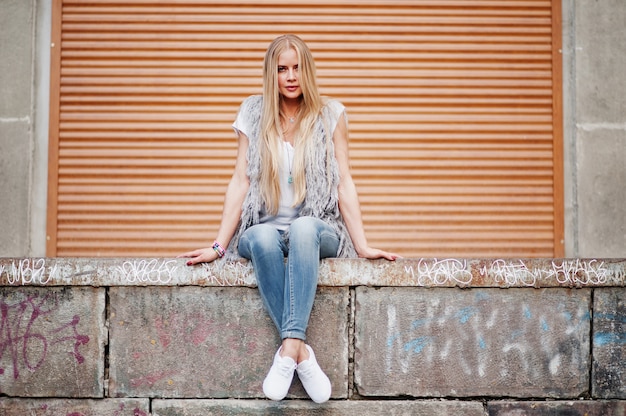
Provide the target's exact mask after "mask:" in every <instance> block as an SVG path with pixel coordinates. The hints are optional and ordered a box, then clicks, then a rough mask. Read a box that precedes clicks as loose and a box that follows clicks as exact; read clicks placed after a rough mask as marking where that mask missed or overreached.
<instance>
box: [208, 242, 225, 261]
mask: <svg viewBox="0 0 626 416" xmlns="http://www.w3.org/2000/svg"><path fill="white" fill-rule="evenodd" d="M211 248H212V249H213V250H215V252H216V253H217V257H219V258H222V257H224V254H226V250H225V249H224V247H222V245H221V244H220V243H219V242H218V241H217V240H215V241H214V242H213V246H212V247H211Z"/></svg>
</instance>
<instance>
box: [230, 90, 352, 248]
mask: <svg viewBox="0 0 626 416" xmlns="http://www.w3.org/2000/svg"><path fill="white" fill-rule="evenodd" d="M262 105H263V97H262V96H260V95H255V96H251V97H248V98H247V99H246V100H244V102H243V103H242V104H241V108H240V110H239V111H240V113H242V114H243V115H245V116H246V117H249V124H248V125H249V126H251V129H252V130H251V131H250V132H248V140H249V145H248V152H247V159H248V168H247V175H248V178H249V179H250V188H249V189H248V193H247V195H246V198H245V200H244V203H243V206H242V212H241V218H240V221H239V226H238V228H237V230H236V231H235V235H234V236H233V238H232V240H231V242H230V244H229V246H228V250H227V255H226V259H231V260H233V259H237V258H240V256H239V254H238V251H237V246H238V244H239V238H240V237H241V234H242V233H243V232H244V231H245V230H246V229H247V228H248V227H250V226H252V225H255V224H258V223H259V218H260V213H261V210H262V207H261V204H262V201H261V195H260V191H259V174H260V168H261V157H260V152H259V131H260V126H261V114H262ZM331 117H332V113H331V109H330V108H329V105H328V104H327V105H325V106H324V108H323V109H322V112H321V116H320V117H318V119H317V123H316V126H315V129H314V131H315V137H313V141H314V146H313V149H314V152H313V153H312V154H310V155H308V157H307V161H306V168H305V175H306V197H305V200H304V202H303V204H302V208H301V211H300V216H310V217H315V218H319V219H321V220H322V221H324V222H326V223H327V224H329V225H330V226H331V227H332V228H333V229H335V231H336V232H337V235H338V236H339V250H338V253H337V257H356V251H355V250H354V245H353V244H352V240H351V239H350V235H349V234H348V230H347V228H346V225H345V223H344V221H343V217H342V216H341V213H340V212H339V196H338V191H337V187H338V184H339V167H338V164H337V160H336V159H335V152H334V144H333V141H332V132H330V134H327V131H328V127H327V126H328V124H329V120H331ZM327 136H328V137H327ZM284 237H285V239H286V241H287V242H288V240H289V235H288V232H287V233H285V236H284Z"/></svg>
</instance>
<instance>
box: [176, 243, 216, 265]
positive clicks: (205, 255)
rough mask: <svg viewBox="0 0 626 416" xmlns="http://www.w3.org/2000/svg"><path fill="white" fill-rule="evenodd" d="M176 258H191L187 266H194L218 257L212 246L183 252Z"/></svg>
mask: <svg viewBox="0 0 626 416" xmlns="http://www.w3.org/2000/svg"><path fill="white" fill-rule="evenodd" d="M176 258H189V259H190V260H189V261H187V266H193V265H194V264H198V263H210V262H212V261H214V260H216V259H217V253H216V252H215V250H213V249H212V248H210V247H208V248H199V249H198V250H194V251H189V252H187V253H183V254H181V255H179V256H177V257H176Z"/></svg>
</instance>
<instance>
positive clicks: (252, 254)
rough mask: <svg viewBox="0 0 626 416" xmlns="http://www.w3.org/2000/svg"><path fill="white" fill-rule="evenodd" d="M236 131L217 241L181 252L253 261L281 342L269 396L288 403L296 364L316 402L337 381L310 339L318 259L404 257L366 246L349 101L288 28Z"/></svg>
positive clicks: (196, 257)
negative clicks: (334, 95)
mask: <svg viewBox="0 0 626 416" xmlns="http://www.w3.org/2000/svg"><path fill="white" fill-rule="evenodd" d="M233 128H234V129H235V132H236V134H237V137H238V141H239V147H238V153H237V161H236V165H235V172H234V174H233V177H232V179H231V181H230V183H229V185H228V189H227V191H226V197H225V201H224V208H223V215H222V222H221V225H220V229H219V231H218V234H217V238H216V240H215V242H214V243H213V245H212V246H211V247H207V248H203V249H199V250H195V251H191V252H188V253H185V254H182V255H181V256H180V257H188V258H189V259H190V260H189V261H188V262H187V264H188V265H190V266H191V265H194V264H197V263H200V262H211V261H214V260H216V259H217V258H221V257H224V256H226V258H227V259H231V258H232V259H234V258H237V257H238V255H239V256H241V257H244V258H247V259H249V260H251V262H252V265H253V268H254V271H255V275H256V278H257V283H258V287H259V291H260V294H261V298H262V299H263V304H264V306H265V308H266V310H267V312H268V313H269V315H270V317H271V319H272V321H273V322H274V324H275V325H276V328H277V329H278V332H279V334H280V337H281V339H282V344H281V345H280V347H279V348H278V351H277V352H276V354H275V355H274V359H273V363H272V366H271V368H270V370H269V373H268V374H267V377H266V378H265V380H264V382H263V391H264V393H265V395H266V396H267V397H268V398H270V399H272V400H282V399H283V398H284V397H285V396H286V395H287V392H288V390H289V387H290V385H291V382H292V379H293V373H294V371H296V372H297V373H298V377H299V378H300V380H301V382H302V384H303V386H304V388H305V390H306V391H307V393H308V395H309V396H310V397H311V399H312V400H313V401H315V402H317V403H323V402H325V401H327V400H328V399H329V398H330V395H331V385H330V381H329V379H328V377H327V376H326V375H325V374H324V372H323V371H322V369H321V368H320V367H319V365H318V364H317V361H316V359H315V354H314V352H313V350H312V349H311V347H310V346H309V345H307V344H305V339H306V329H307V326H308V321H309V316H310V313H311V309H312V307H313V300H314V298H315V293H316V289H317V276H318V269H319V261H320V259H322V258H326V257H356V256H358V257H363V258H368V259H377V258H385V259H388V260H395V259H396V258H398V257H399V256H398V255H397V254H394V253H388V252H385V251H382V250H379V249H375V248H371V247H369V245H368V243H367V240H366V237H365V232H364V230H363V222H362V218H361V209H360V206H359V202H358V198H357V192H356V188H355V185H354V182H353V180H352V177H351V175H350V171H349V163H348V123H347V118H346V113H345V108H344V106H343V105H342V104H341V103H340V102H339V101H336V100H324V99H323V98H322V97H321V96H320V94H319V90H318V87H317V81H316V78H315V63H314V61H313V56H312V55H311V51H310V50H309V48H308V46H307V45H306V44H305V43H304V42H303V41H302V40H301V39H300V38H299V37H297V36H295V35H283V36H280V37H278V38H276V39H275V40H274V41H273V42H272V43H271V44H270V46H269V48H268V50H267V52H266V55H265V60H264V64H263V95H262V96H261V95H257V96H251V97H248V98H247V99H246V100H244V102H243V103H242V104H241V108H240V110H239V113H238V115H237V118H236V120H235V122H234V124H233ZM225 247H227V248H225ZM285 258H286V259H287V261H286V263H285Z"/></svg>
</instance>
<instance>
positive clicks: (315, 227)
mask: <svg viewBox="0 0 626 416" xmlns="http://www.w3.org/2000/svg"><path fill="white" fill-rule="evenodd" d="M320 222H321V220H319V219H317V218H313V217H298V218H296V219H295V220H294V221H293V222H292V223H291V226H290V227H289V234H290V235H291V236H292V237H293V236H299V237H305V236H317V234H318V233H319V229H320V227H319V223H320Z"/></svg>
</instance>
